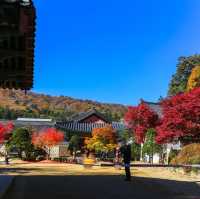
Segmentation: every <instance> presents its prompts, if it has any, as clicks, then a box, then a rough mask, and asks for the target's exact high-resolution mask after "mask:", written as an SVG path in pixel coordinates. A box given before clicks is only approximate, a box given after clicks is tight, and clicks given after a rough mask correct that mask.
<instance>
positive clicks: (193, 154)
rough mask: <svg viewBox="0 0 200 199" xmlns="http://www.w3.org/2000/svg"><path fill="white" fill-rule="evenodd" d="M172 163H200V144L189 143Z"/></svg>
mask: <svg viewBox="0 0 200 199" xmlns="http://www.w3.org/2000/svg"><path fill="white" fill-rule="evenodd" d="M171 163H172V164H200V144H197V143H195V144H189V145H187V146H185V147H183V148H182V150H181V151H180V153H179V154H178V155H177V156H176V157H175V158H174V159H173V160H172V161H171Z"/></svg>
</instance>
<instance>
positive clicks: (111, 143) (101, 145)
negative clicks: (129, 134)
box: [84, 125, 116, 151]
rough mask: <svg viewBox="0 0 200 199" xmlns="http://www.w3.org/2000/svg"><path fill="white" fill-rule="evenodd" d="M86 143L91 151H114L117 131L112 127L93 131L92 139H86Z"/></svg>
mask: <svg viewBox="0 0 200 199" xmlns="http://www.w3.org/2000/svg"><path fill="white" fill-rule="evenodd" d="M84 143H85V145H86V147H87V148H88V149H89V150H95V151H112V150H113V149H114V148H116V144H115V143H116V133H115V130H114V129H113V128H112V126H110V125H108V126H106V127H103V128H96V129H93V131H92V138H86V139H85V141H84Z"/></svg>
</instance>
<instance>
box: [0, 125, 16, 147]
mask: <svg viewBox="0 0 200 199" xmlns="http://www.w3.org/2000/svg"><path fill="white" fill-rule="evenodd" d="M13 128H14V125H13V123H12V122H9V123H7V124H2V123H0V143H4V142H5V141H7V140H8V139H9V137H10V133H11V132H12V130H13Z"/></svg>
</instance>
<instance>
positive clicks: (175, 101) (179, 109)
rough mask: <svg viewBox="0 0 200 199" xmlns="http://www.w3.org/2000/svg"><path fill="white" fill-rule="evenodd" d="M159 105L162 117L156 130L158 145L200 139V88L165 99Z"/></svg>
mask: <svg viewBox="0 0 200 199" xmlns="http://www.w3.org/2000/svg"><path fill="white" fill-rule="evenodd" d="M161 105H162V111H163V117H162V119H161V124H160V125H159V126H158V127H157V128H156V131H157V137H156V140H157V142H158V143H163V142H169V141H171V140H172V139H174V138H183V137H185V136H191V137H196V136H197V137H200V88H197V89H194V90H192V91H191V92H188V93H183V94H179V95H176V96H173V97H171V98H169V99H166V100H164V101H163V102H162V104H161Z"/></svg>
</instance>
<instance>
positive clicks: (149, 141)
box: [142, 129, 162, 164]
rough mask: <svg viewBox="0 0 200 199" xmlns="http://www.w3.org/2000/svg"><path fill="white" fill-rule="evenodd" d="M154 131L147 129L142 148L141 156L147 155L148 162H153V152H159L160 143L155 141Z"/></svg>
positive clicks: (160, 149) (160, 148)
mask: <svg viewBox="0 0 200 199" xmlns="http://www.w3.org/2000/svg"><path fill="white" fill-rule="evenodd" d="M155 138H156V131H155V129H148V130H147V133H146V136H145V141H144V145H143V148H142V153H143V156H144V155H145V154H146V155H148V156H149V162H150V163H152V164H153V157H154V154H155V153H161V151H162V147H161V145H159V144H157V143H156V139H155Z"/></svg>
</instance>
